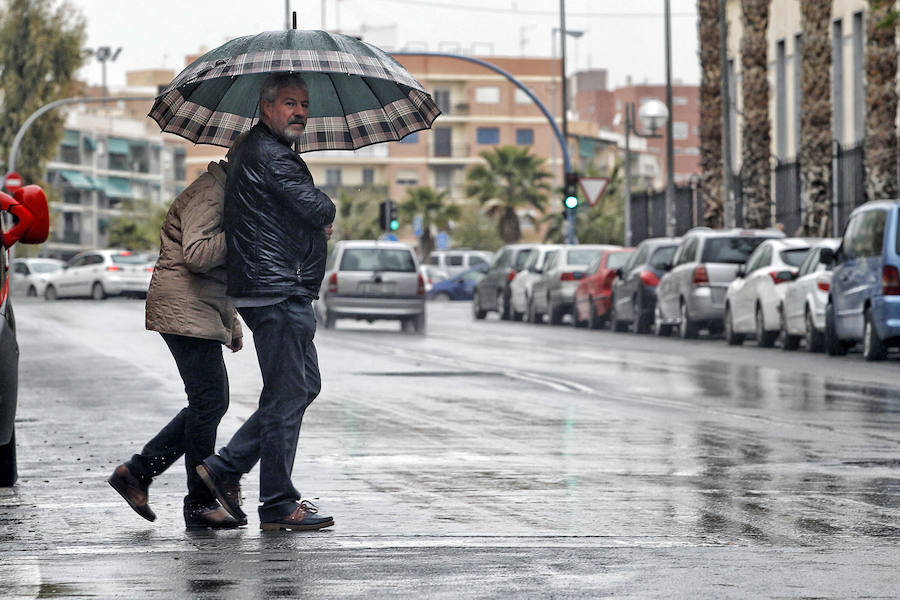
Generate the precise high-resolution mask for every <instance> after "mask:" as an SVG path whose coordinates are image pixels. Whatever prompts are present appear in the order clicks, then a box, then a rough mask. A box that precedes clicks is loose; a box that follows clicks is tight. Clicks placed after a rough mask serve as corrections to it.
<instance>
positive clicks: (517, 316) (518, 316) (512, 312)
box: [509, 303, 525, 322]
mask: <svg viewBox="0 0 900 600" xmlns="http://www.w3.org/2000/svg"><path fill="white" fill-rule="evenodd" d="M509 318H510V319H512V320H513V321H520V322H521V321H522V320H523V319H525V313H522V312H519V311H517V310H516V309H515V308H513V306H512V303H510V306H509Z"/></svg>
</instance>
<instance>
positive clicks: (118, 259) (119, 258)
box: [112, 253, 147, 265]
mask: <svg viewBox="0 0 900 600" xmlns="http://www.w3.org/2000/svg"><path fill="white" fill-rule="evenodd" d="M112 261H113V264H115V265H143V264H145V263H146V262H147V257H146V256H144V255H142V254H131V253H128V254H113V255H112Z"/></svg>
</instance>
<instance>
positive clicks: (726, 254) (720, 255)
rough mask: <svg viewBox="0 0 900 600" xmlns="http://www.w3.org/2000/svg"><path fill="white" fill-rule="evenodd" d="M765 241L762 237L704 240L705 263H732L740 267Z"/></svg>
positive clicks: (703, 260)
mask: <svg viewBox="0 0 900 600" xmlns="http://www.w3.org/2000/svg"><path fill="white" fill-rule="evenodd" d="M764 241H766V238H763V237H721V238H719V237H717V238H709V239H708V240H706V245H705V246H704V247H703V258H702V260H701V261H700V262H705V263H733V264H736V265H742V264H744V263H745V262H747V257H748V256H750V254H751V253H752V252H753V251H754V250H755V249H756V247H757V246H759V245H760V244H762V243H763V242H764Z"/></svg>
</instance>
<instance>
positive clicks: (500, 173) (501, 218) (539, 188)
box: [466, 146, 551, 244]
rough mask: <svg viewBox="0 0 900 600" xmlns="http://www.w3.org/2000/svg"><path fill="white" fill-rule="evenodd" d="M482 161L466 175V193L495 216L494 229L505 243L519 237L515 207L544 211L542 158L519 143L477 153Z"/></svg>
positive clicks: (546, 174) (545, 177)
mask: <svg viewBox="0 0 900 600" xmlns="http://www.w3.org/2000/svg"><path fill="white" fill-rule="evenodd" d="M479 156H481V158H483V159H484V163H485V164H479V165H475V166H474V167H472V168H471V169H469V172H468V173H467V174H466V195H468V196H470V197H473V198H476V199H477V200H478V201H479V202H480V203H481V205H482V207H483V209H484V211H485V212H486V213H487V214H488V215H490V216H492V217H497V232H498V233H499V234H500V237H501V238H502V239H503V241H504V243H507V244H512V243H515V242H518V241H519V240H520V239H522V232H521V230H520V229H519V217H518V215H517V214H516V210H517V209H518V208H521V207H523V206H531V207H534V208H535V209H537V210H538V211H540V212H543V211H544V205H545V204H546V201H547V193H548V192H549V191H550V184H549V183H548V180H549V179H550V178H551V174H550V172H549V171H547V170H546V169H544V160H543V159H542V158H539V157H537V156H535V155H533V154H531V152H530V151H529V150H528V148H520V147H518V146H502V147H499V148H494V149H492V150H485V151H483V152H480V153H479Z"/></svg>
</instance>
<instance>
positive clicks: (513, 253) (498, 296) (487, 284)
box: [472, 244, 537, 319]
mask: <svg viewBox="0 0 900 600" xmlns="http://www.w3.org/2000/svg"><path fill="white" fill-rule="evenodd" d="M536 246H537V244H508V245H506V246H503V247H502V248H500V249H499V250H498V251H497V252H496V254H494V260H493V261H491V264H490V266H489V267H488V270H487V271H485V272H484V277H482V278H481V280H480V281H478V283H476V284H475V290H474V291H473V293H472V316H474V317H475V318H476V319H483V318H484V317H485V316H487V313H489V312H491V311H494V312H497V313H499V314H500V318H501V319H509V318H510V317H511V316H512V311H511V310H510V299H509V284H510V282H511V281H512V280H513V277H515V276H516V273H518V272H519V271H521V270H522V268H523V267H524V266H525V263H526V262H528V257H529V254H530V253H531V251H532V250H533V249H534V248H535V247H536Z"/></svg>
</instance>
